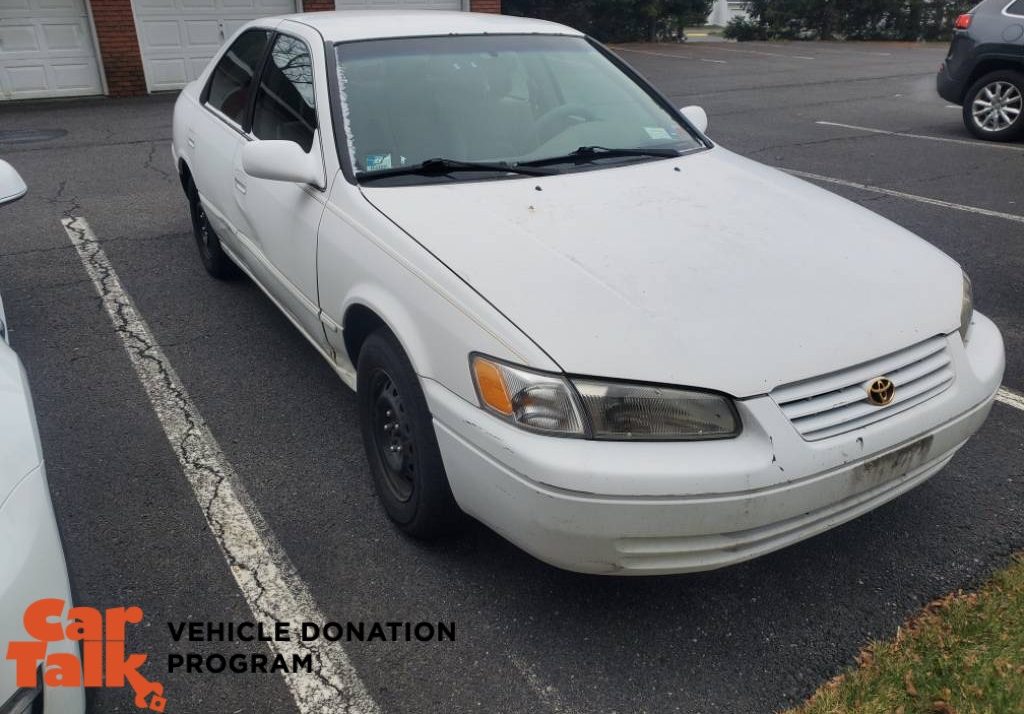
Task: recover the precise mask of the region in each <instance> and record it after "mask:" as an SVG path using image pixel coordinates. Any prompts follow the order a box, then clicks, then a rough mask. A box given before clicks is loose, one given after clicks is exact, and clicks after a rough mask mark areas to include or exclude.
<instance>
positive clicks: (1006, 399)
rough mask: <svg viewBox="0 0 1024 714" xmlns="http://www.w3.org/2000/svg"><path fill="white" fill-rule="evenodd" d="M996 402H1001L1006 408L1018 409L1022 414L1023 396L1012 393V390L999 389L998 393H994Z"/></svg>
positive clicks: (1023, 409)
mask: <svg viewBox="0 0 1024 714" xmlns="http://www.w3.org/2000/svg"><path fill="white" fill-rule="evenodd" d="M996 401H997V402H1002V403H1003V404H1005V405H1006V406H1008V407H1013V408H1014V409H1020V410H1021V411H1022V412H1024V395H1021V394H1017V392H1015V391H1013V390H1012V389H1007V388H1006V387H1001V388H1000V389H999V391H998V392H997V393H996Z"/></svg>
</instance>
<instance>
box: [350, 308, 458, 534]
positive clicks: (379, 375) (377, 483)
mask: <svg viewBox="0 0 1024 714" xmlns="http://www.w3.org/2000/svg"><path fill="white" fill-rule="evenodd" d="M358 362H359V366H358V370H357V378H356V382H357V384H356V398H357V400H358V404H359V422H360V427H361V430H362V435H363V446H364V447H365V449H366V458H367V461H368V462H369V464H370V473H371V475H372V477H373V485H374V488H375V489H376V491H377V496H378V498H380V502H381V504H382V505H383V506H384V510H385V511H386V512H387V514H388V517H389V518H390V519H391V520H392V521H394V523H395V524H396V525H397V526H398V527H399V528H400V529H401V530H402V531H404V532H405V533H407V534H408V535H410V536H413V537H415V538H421V539H432V538H436V537H438V536H442V535H447V534H450V533H454V532H457V531H458V530H460V528H461V526H462V525H463V523H464V516H463V514H462V511H460V510H459V507H458V505H456V503H455V498H454V497H453V496H452V491H451V487H450V486H449V485H448V476H447V475H446V474H445V471H444V464H443V463H442V461H441V451H440V449H439V448H438V446H437V436H436V435H435V433H434V423H433V418H432V417H431V415H430V410H429V409H428V407H427V401H426V399H425V398H424V396H423V390H422V388H421V387H420V383H419V379H418V378H417V377H416V373H415V372H414V371H413V368H412V365H411V364H410V362H409V358H408V357H406V355H405V352H404V351H403V350H402V347H401V345H399V343H398V340H397V339H396V338H395V336H394V335H393V334H392V333H391V332H390V330H388V329H386V328H380V329H378V330H377V331H376V332H374V333H373V334H371V335H370V336H369V337H367V338H366V341H365V342H364V343H363V347H362V349H361V350H360V352H359V359H358Z"/></svg>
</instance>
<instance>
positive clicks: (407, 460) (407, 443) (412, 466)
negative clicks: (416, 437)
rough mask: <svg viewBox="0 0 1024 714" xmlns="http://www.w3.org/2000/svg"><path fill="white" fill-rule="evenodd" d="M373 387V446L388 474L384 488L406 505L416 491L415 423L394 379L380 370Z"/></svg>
mask: <svg viewBox="0 0 1024 714" xmlns="http://www.w3.org/2000/svg"><path fill="white" fill-rule="evenodd" d="M371 384H372V387H371V392H370V393H371V394H372V395H373V444H374V450H375V452H376V454H377V459H378V461H379V462H380V466H381V471H382V472H383V474H384V484H385V485H386V486H387V488H388V490H389V491H390V492H391V495H392V496H394V497H395V498H396V499H397V500H399V501H401V502H402V503H406V502H408V501H409V499H411V498H412V496H413V493H414V491H415V488H416V480H415V477H416V452H415V447H414V445H413V439H412V437H413V434H412V427H411V420H410V419H409V414H408V413H407V412H406V409H405V403H404V402H403V400H402V395H401V393H400V392H399V391H398V385H396V384H395V381H394V380H393V379H392V378H391V375H389V374H388V373H387V372H385V371H384V370H377V372H376V373H375V374H374V375H373V381H372V382H371Z"/></svg>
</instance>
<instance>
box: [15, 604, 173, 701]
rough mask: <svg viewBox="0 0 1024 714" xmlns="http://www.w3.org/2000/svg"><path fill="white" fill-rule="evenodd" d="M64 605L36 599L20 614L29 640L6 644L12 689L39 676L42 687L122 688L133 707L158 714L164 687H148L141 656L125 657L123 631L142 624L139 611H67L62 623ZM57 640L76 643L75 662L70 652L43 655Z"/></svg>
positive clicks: (155, 684)
mask: <svg viewBox="0 0 1024 714" xmlns="http://www.w3.org/2000/svg"><path fill="white" fill-rule="evenodd" d="M63 613H64V601H63V600H58V599H55V598H49V599H44V600H36V601H35V602H34V603H32V604H31V605H29V606H28V608H27V609H26V610H25V616H24V618H23V622H24V625H25V632H26V634H28V636H29V637H30V638H31V639H29V640H25V641H22V642H11V643H10V644H8V645H7V655H6V657H7V659H10V660H14V662H15V663H16V682H15V684H16V686H18V687H37V686H39V681H38V679H37V678H38V677H39V676H42V678H43V682H44V683H45V684H46V686H47V687H82V686H84V687H114V688H117V687H124V686H125V683H127V684H128V686H130V687H131V688H132V689H133V690H135V706H137V707H138V708H139V709H149V710H152V711H155V712H162V711H164V709H165V707H166V706H167V700H166V699H165V698H164V696H163V694H164V686H163V685H162V684H160V683H159V682H150V681H149V680H148V679H146V678H145V677H143V676H142V674H141V673H140V672H139V668H140V667H141V666H142V665H143V664H145V663H146V655H144V654H130V655H126V654H125V641H124V640H125V628H126V627H127V626H128V625H129V624H132V625H137V624H139V623H140V622H142V608H139V607H115V608H110V609H108V610H106V611H105V612H101V611H100V610H97V609H96V608H92V607H72V608H71V609H70V610H68V616H67V621H66V622H65V621H64V620H63V619H62V617H61V616H62V615H63ZM63 640H72V641H74V642H79V643H80V644H81V652H82V657H81V659H79V658H78V656H76V655H74V654H71V653H70V652H54V653H52V654H49V655H47V654H46V648H47V645H49V644H51V643H54V642H61V641H63Z"/></svg>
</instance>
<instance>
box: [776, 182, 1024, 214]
mask: <svg viewBox="0 0 1024 714" xmlns="http://www.w3.org/2000/svg"><path fill="white" fill-rule="evenodd" d="M782 170H783V171H785V172H786V173H788V174H792V175H793V176H799V177H800V178H805V179H810V180H811V181H820V182H822V183H831V184H835V185H836V186H846V187H848V188H855V189H857V190H858V191H867V192H868V193H879V194H882V195H883V196H892V197H894V198H902V199H905V200H907V201H916V202H917V203H925V204H928V205H929V206H939V207H940V208H949V209H952V210H954V211H964V212H966V213H976V214H978V215H980V216H990V217H992V218H1002V219H1003V220H1006V221H1014V222H1016V223H1024V216H1018V215H1017V214H1014V213H1003V212H1002V211H993V210H990V209H988V208H978V207H977V206H965V205H964V204H962V203H951V202H950V201H942V200H940V199H938V198H929V197H928V196H917V195H914V194H912V193H904V192H903V191H894V190H893V189H891V188H881V187H880V186H870V185H868V184H864V183H857V182H856V181H847V180H845V179H839V178H833V177H831V176H822V175H820V174H812V173H808V172H807V171H797V170H796V169H785V168H784V169H782Z"/></svg>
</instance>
